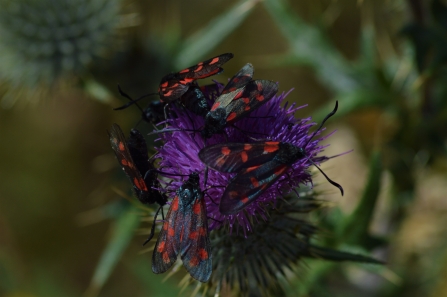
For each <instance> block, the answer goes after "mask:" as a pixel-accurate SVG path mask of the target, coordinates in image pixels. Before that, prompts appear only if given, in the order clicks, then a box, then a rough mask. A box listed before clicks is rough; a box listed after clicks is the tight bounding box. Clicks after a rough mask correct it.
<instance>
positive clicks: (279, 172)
mask: <svg viewBox="0 0 447 297" xmlns="http://www.w3.org/2000/svg"><path fill="white" fill-rule="evenodd" d="M286 169H287V165H281V166H279V167H278V168H276V169H275V175H277V176H278V175H281V174H282V173H283V172H284V171H285V170H286Z"/></svg>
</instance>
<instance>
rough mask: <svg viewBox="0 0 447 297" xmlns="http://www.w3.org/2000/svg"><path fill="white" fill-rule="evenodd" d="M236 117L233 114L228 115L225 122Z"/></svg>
mask: <svg viewBox="0 0 447 297" xmlns="http://www.w3.org/2000/svg"><path fill="white" fill-rule="evenodd" d="M236 116H237V114H236V113H235V112H232V113H230V114H229V115H228V117H227V121H228V122H229V121H231V120H233V119H234V118H235V117H236Z"/></svg>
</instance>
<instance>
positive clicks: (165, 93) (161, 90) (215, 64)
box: [115, 53, 233, 120]
mask: <svg viewBox="0 0 447 297" xmlns="http://www.w3.org/2000/svg"><path fill="white" fill-rule="evenodd" d="M232 58H233V54H232V53H225V54H222V55H219V56H217V57H214V58H211V59H208V60H206V61H203V62H200V63H198V64H197V65H194V66H191V67H188V68H185V69H183V70H181V71H179V72H175V73H169V74H167V75H165V76H164V77H163V78H162V79H161V81H160V85H159V87H158V93H152V94H147V95H144V96H142V97H140V98H138V99H136V100H133V99H132V98H130V97H129V96H128V95H127V94H125V93H124V92H123V91H122V90H121V89H119V90H120V93H121V95H122V96H124V97H126V98H128V99H129V100H130V101H131V102H129V103H127V104H125V105H123V106H121V107H118V108H115V110H121V109H124V108H127V107H128V106H130V105H132V104H134V103H136V102H137V101H139V100H141V99H143V98H145V97H148V96H151V95H156V94H158V95H159V96H160V101H161V102H162V103H164V104H163V107H165V106H166V104H167V103H171V102H174V101H176V100H178V99H180V102H181V103H182V104H183V105H184V106H185V107H186V108H188V109H189V110H190V111H192V112H193V113H195V114H197V115H201V116H204V115H205V114H206V113H207V112H208V111H209V107H208V103H207V101H206V98H205V96H204V95H203V93H202V90H201V89H200V88H199V87H198V86H197V84H196V80H198V79H203V78H207V77H210V76H213V75H216V74H219V73H221V72H222V71H223V68H222V67H221V66H222V65H223V64H225V63H226V62H228V61H229V60H230V59H232ZM140 109H141V108H140ZM147 113H148V112H147V111H146V110H145V111H143V119H145V118H144V115H145V114H147ZM149 114H150V113H149ZM145 120H146V119H145Z"/></svg>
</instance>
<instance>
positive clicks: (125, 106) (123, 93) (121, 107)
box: [113, 85, 157, 112]
mask: <svg viewBox="0 0 447 297" xmlns="http://www.w3.org/2000/svg"><path fill="white" fill-rule="evenodd" d="M118 92H119V93H120V95H121V96H123V97H125V98H127V99H129V100H130V102H129V103H127V104H124V105H123V106H120V107H117V108H114V109H113V110H122V109H125V108H127V107H129V106H131V105H132V104H135V105H136V106H138V108H139V109H140V110H141V112H143V109H142V108H141V106H139V105H138V103H137V102H138V101H140V100H141V99H144V98H146V97H149V96H152V95H157V93H151V94H146V95H143V96H141V97H140V98H138V99H135V100H134V99H132V97H130V96H129V95H127V94H126V93H125V92H124V91H123V90H122V89H121V87H120V85H118Z"/></svg>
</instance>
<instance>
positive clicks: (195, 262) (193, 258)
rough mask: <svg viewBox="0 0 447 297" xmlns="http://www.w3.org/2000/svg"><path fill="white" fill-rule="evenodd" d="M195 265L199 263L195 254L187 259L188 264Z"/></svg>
mask: <svg viewBox="0 0 447 297" xmlns="http://www.w3.org/2000/svg"><path fill="white" fill-rule="evenodd" d="M197 265H199V259H198V258H197V256H195V257H192V258H191V260H189V266H191V267H196V266H197Z"/></svg>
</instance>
